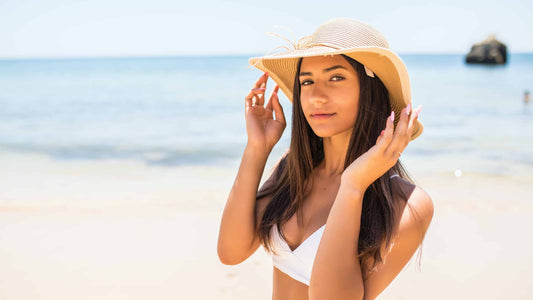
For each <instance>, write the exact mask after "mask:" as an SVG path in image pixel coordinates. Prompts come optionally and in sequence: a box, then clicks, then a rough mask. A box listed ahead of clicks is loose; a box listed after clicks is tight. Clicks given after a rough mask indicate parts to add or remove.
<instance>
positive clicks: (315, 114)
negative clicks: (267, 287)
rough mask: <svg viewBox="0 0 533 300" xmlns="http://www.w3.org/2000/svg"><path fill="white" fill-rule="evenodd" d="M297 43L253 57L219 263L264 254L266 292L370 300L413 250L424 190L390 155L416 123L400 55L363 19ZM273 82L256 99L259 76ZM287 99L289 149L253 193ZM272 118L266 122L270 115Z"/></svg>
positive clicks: (417, 129) (422, 224)
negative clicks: (282, 97)
mask: <svg viewBox="0 0 533 300" xmlns="http://www.w3.org/2000/svg"><path fill="white" fill-rule="evenodd" d="M295 48H296V49H294V50H290V51H288V52H285V53H278V54H274V55H269V56H263V57H261V58H252V59H251V63H253V64H254V65H255V66H256V67H257V68H259V69H261V70H263V71H266V72H265V73H264V74H263V76H261V77H260V78H259V79H258V80H257V82H256V83H255V85H254V87H253V88H252V90H251V92H250V93H249V94H248V95H247V96H246V97H245V118H246V129H247V134H248V143H247V145H246V148H245V150H244V154H243V157H242V162H241V165H240V167H239V171H238V174H237V178H236V180H235V183H234V185H233V188H232V190H231V192H230V195H229V197H228V200H227V203H226V207H225V209H224V212H223V216H222V220H221V224H220V233H219V238H218V249H217V250H218V255H219V258H220V260H221V262H222V263H224V264H228V265H234V264H238V263H241V262H242V261H244V260H245V259H246V258H248V257H249V256H250V255H252V254H253V253H254V252H255V251H256V250H257V248H258V247H259V246H261V245H263V246H264V247H265V249H266V250H267V251H268V252H269V253H271V254H272V258H273V264H274V276H273V283H274V286H273V295H272V296H273V299H374V298H376V297H377V296H378V295H379V294H380V293H381V292H382V291H383V290H384V289H385V288H386V287H387V286H388V285H389V284H390V283H391V281H392V280H393V279H394V278H395V277H396V276H397V275H398V273H399V272H400V271H401V270H402V269H403V267H404V266H405V265H406V264H407V262H408V261H409V260H410V258H411V257H412V256H413V255H414V253H415V252H416V250H417V249H418V248H419V246H420V244H421V243H422V240H423V238H424V235H425V232H426V230H427V228H428V226H429V224H430V222H431V219H432V216H433V203H432V200H431V198H430V196H429V195H428V194H427V193H426V192H425V191H423V190H422V189H421V188H419V187H417V186H416V185H414V184H413V183H412V180H411V179H410V178H409V177H408V175H407V173H406V171H405V170H404V168H403V166H402V164H401V163H400V161H399V157H400V155H401V153H402V151H403V150H404V149H405V147H406V146H407V144H408V143H409V142H410V141H411V140H413V139H415V138H416V137H418V136H419V135H420V134H421V133H422V130H423V127H422V124H421V123H420V122H419V121H418V116H419V114H420V110H421V107H419V108H418V109H416V110H412V109H411V101H410V85H409V78H408V75H407V71H406V69H405V66H404V64H403V62H402V61H401V59H400V58H399V57H398V56H397V55H396V54H394V53H393V52H392V51H390V50H389V46H388V43H387V41H386V40H385V38H384V37H383V36H382V35H381V34H380V33H379V32H378V31H377V30H375V29H374V28H372V27H370V26H369V25H367V24H365V23H362V22H359V21H356V20H352V19H346V18H337V19H333V20H330V21H328V22H326V23H325V24H323V25H322V26H320V27H319V28H318V29H317V30H316V31H315V33H314V34H313V36H311V37H310V38H307V37H306V38H304V39H302V40H300V42H299V43H298V45H296V46H295ZM269 76H270V77H272V78H273V79H274V80H275V81H276V83H277V85H276V87H275V88H274V89H273V92H272V94H271V95H270V97H269V98H268V102H266V103H265V97H264V94H265V89H266V83H267V80H268V77H269ZM279 88H281V89H282V90H283V91H284V93H285V94H286V95H287V96H288V98H289V99H290V100H291V101H292V103H293V110H292V111H293V113H292V135H291V143H290V148H289V150H288V151H287V153H286V154H285V155H283V157H282V158H281V159H280V161H279V163H278V164H277V166H276V168H275V169H274V172H273V173H272V174H271V175H270V177H269V178H268V180H266V181H265V183H264V184H263V186H262V187H261V189H259V190H258V188H259V183H260V180H261V176H262V173H263V170H264V166H265V163H266V160H267V158H268V155H269V154H270V151H271V150H272V148H273V147H274V145H275V144H276V143H277V141H278V140H279V139H280V137H281V135H282V132H283V131H284V128H285V127H286V121H285V116H284V112H283V108H282V107H281V105H280V102H279V99H278V96H277V92H278V90H279ZM274 117H275V119H274Z"/></svg>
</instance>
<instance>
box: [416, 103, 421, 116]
mask: <svg viewBox="0 0 533 300" xmlns="http://www.w3.org/2000/svg"><path fill="white" fill-rule="evenodd" d="M421 110H422V105H420V106H419V107H418V108H417V109H416V113H417V114H419V113H420V111H421Z"/></svg>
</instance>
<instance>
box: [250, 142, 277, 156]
mask: <svg viewBox="0 0 533 300" xmlns="http://www.w3.org/2000/svg"><path fill="white" fill-rule="evenodd" d="M271 151H272V149H268V148H267V147H264V146H259V145H254V144H250V143H247V144H246V147H245V148H244V153H250V154H252V155H253V156H254V157H258V158H262V159H265V160H266V159H267V158H268V156H269V155H270V152H271Z"/></svg>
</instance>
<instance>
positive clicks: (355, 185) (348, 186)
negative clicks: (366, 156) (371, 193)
mask: <svg viewBox="0 0 533 300" xmlns="http://www.w3.org/2000/svg"><path fill="white" fill-rule="evenodd" d="M341 188H342V189H344V190H346V191H347V192H349V193H351V194H355V195H360V196H361V197H363V195H364V194H365V192H366V189H367V188H368V186H367V185H365V184H363V183H361V182H357V181H355V180H353V179H352V178H348V177H346V176H341V185H340V188H339V189H341Z"/></svg>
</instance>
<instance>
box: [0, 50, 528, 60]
mask: <svg viewBox="0 0 533 300" xmlns="http://www.w3.org/2000/svg"><path fill="white" fill-rule="evenodd" d="M507 53H508V54H509V55H512V54H533V51H531V52H529V51H517V52H507ZM397 54H398V55H399V56H402V55H465V56H466V55H467V54H468V53H463V52H397ZM262 55H263V54H257V53H256V54H246V53H240V54H238V53H233V54H140V55H80V56H74V55H72V56H11V57H10V56H5V57H2V56H0V61H16V60H83V59H150V58H151V59H153V58H217V57H260V56H262Z"/></svg>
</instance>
